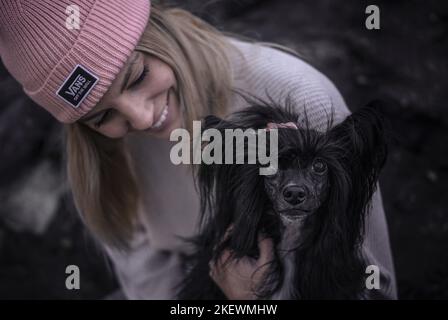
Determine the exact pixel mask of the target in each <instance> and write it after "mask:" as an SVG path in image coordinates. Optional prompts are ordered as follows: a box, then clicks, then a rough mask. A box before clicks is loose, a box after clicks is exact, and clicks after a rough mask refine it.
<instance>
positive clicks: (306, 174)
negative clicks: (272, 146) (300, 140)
mask: <svg viewBox="0 0 448 320" xmlns="http://www.w3.org/2000/svg"><path fill="white" fill-rule="evenodd" d="M328 170H329V168H328V166H327V163H326V162H325V161H324V160H323V159H322V158H319V157H317V156H316V157H315V156H305V155H303V154H301V153H300V152H299V150H293V151H292V152H286V153H285V154H283V155H282V154H279V168H278V170H277V172H276V173H275V174H273V175H270V176H265V178H264V179H265V180H264V185H265V190H266V193H267V195H268V197H269V199H270V200H271V203H272V206H273V209H274V211H275V212H276V213H277V214H279V215H280V217H281V219H282V220H287V221H291V220H301V219H303V218H305V217H307V216H309V215H311V214H313V213H314V212H315V211H316V210H317V209H318V208H319V207H320V206H321V205H322V203H323V202H324V201H325V199H326V197H327V194H328V189H329V175H328Z"/></svg>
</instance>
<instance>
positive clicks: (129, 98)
mask: <svg viewBox="0 0 448 320" xmlns="http://www.w3.org/2000/svg"><path fill="white" fill-rule="evenodd" d="M176 92H177V83H176V79H175V77H174V73H173V70H172V69H171V68H170V67H169V66H168V65H167V64H166V63H164V62H162V61H161V60H159V59H157V58H155V57H154V56H151V55H148V54H145V53H142V52H139V51H134V52H133V54H132V55H131V57H130V58H129V59H128V62H127V63H126V64H125V66H124V67H123V69H122V70H121V71H120V73H119V74H118V76H117V77H116V78H115V80H114V81H113V83H112V85H111V87H110V88H109V90H108V91H107V92H106V94H105V95H104V96H103V98H102V99H101V100H100V101H99V103H98V104H97V105H96V106H95V107H94V108H93V109H92V110H90V111H89V112H88V113H87V114H86V115H85V116H83V117H82V118H81V119H80V120H79V121H81V122H82V123H84V124H86V125H87V126H89V127H90V128H92V129H93V130H95V131H97V132H99V133H101V134H103V135H104V136H107V137H110V138H121V137H123V136H125V135H126V134H127V133H129V132H134V131H144V132H147V133H148V134H151V135H154V136H156V137H158V138H165V139H168V138H169V136H170V133H171V131H172V130H174V129H176V128H180V127H181V126H182V120H181V116H180V112H179V103H178V99H177V95H176Z"/></svg>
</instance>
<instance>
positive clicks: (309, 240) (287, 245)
mask: <svg viewBox="0 0 448 320" xmlns="http://www.w3.org/2000/svg"><path fill="white" fill-rule="evenodd" d="M257 104H258V105H256V106H252V107H250V108H248V109H245V110H244V111H241V112H237V113H235V114H233V115H231V117H230V118H228V119H227V120H221V119H219V118H216V117H213V116H209V117H207V118H206V119H205V121H204V122H203V127H205V129H208V128H215V129H218V130H220V131H221V132H223V131H224V130H225V129H236V128H240V129H243V130H244V129H248V128H253V129H263V128H266V127H267V126H269V123H274V124H285V123H291V122H292V123H295V124H296V123H299V122H298V121H299V120H301V122H300V123H302V125H301V126H299V125H298V126H297V127H298V128H297V129H294V128H282V127H281V125H280V128H278V131H277V133H278V150H279V152H278V155H279V166H278V171H277V173H276V174H274V175H271V176H262V175H260V174H259V168H260V166H261V165H260V164H259V163H257V164H231V165H230V164H229V165H226V164H222V165H218V164H211V165H206V164H201V165H200V166H199V171H198V174H197V177H198V181H197V182H198V183H199V188H200V192H201V209H202V210H201V212H202V230H203V231H202V232H201V234H200V236H199V237H197V238H195V240H194V243H195V245H196V253H195V254H194V255H193V256H191V257H190V258H189V260H187V265H188V266H189V267H188V270H189V271H188V273H187V275H186V277H185V279H184V281H183V282H182V284H181V285H180V290H179V295H178V297H179V298H181V299H223V298H225V296H224V295H223V293H222V292H221V291H220V289H219V288H218V287H217V286H216V285H215V283H214V282H213V280H212V279H211V278H210V277H209V262H210V261H214V260H216V259H217V258H218V257H219V256H220V254H221V253H222V252H223V251H224V250H225V249H231V250H232V252H233V255H232V257H231V259H238V258H241V257H243V256H252V257H255V258H256V257H257V254H258V253H257V250H258V249H257V234H258V233H259V232H261V233H263V234H265V235H266V236H269V237H271V238H272V239H273V241H274V244H275V246H276V252H275V259H274V260H273V261H272V263H270V266H269V270H270V272H268V274H267V276H266V279H265V281H264V283H263V284H262V285H261V286H260V288H258V290H257V292H256V294H257V296H258V297H259V298H263V299H359V298H363V297H365V296H364V294H365V277H366V275H365V268H366V263H365V261H364V260H363V258H362V255H361V244H362V239H363V236H364V220H365V216H366V215H367V214H368V211H369V204H370V200H371V197H372V194H373V192H374V191H375V189H376V185H377V181H378V175H379V172H380V170H381V168H382V166H383V165H384V162H385V160H386V155H387V148H386V142H385V134H384V128H383V124H382V118H381V117H380V113H379V112H378V110H377V107H376V106H375V105H374V104H371V105H369V106H367V107H363V108H361V109H360V110H358V111H357V112H355V113H353V114H352V115H350V116H349V117H348V118H346V119H345V121H343V122H342V123H340V124H338V125H336V126H334V127H332V125H333V123H332V122H333V120H332V117H330V119H329V120H328V129H327V130H326V132H318V131H316V130H313V129H311V128H310V125H309V123H308V121H307V118H306V115H302V117H299V115H298V114H296V113H294V112H293V111H292V110H293V109H292V106H291V105H290V104H289V103H287V106H286V107H284V108H281V107H280V106H278V105H273V104H272V103H260V102H257ZM271 132H272V131H271ZM230 225H233V228H232V232H231V234H230V236H229V237H228V239H227V240H226V241H224V242H223V241H222V239H223V238H224V236H225V234H226V231H227V229H228V228H229V226H230Z"/></svg>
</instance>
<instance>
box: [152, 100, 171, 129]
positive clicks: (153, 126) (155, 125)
mask: <svg viewBox="0 0 448 320" xmlns="http://www.w3.org/2000/svg"><path fill="white" fill-rule="evenodd" d="M167 116H168V105H166V106H165V108H163V111H162V115H161V116H160V118H159V120H157V122H156V123H155V124H154V125H152V126H151V129H157V128H160V127H161V126H162V124H163V123H164V122H165V120H166V117H167Z"/></svg>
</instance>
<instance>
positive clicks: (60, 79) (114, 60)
mask: <svg viewBox="0 0 448 320" xmlns="http://www.w3.org/2000/svg"><path fill="white" fill-rule="evenodd" d="M150 5H151V4H150V1H149V0H0V57H1V59H2V61H3V63H4V65H5V67H6V68H7V69H8V71H9V72H10V73H11V75H12V76H13V77H14V78H15V79H16V80H17V81H19V82H20V84H21V85H22V86H23V88H24V91H25V93H26V94H27V95H28V96H29V97H30V98H31V99H33V100H34V101H35V102H36V103H37V104H39V105H40V106H42V107H44V108H45V109H46V110H48V111H49V112H50V113H51V114H52V115H53V116H54V117H56V118H57V119H58V120H59V121H61V122H64V123H72V122H75V121H76V120H78V119H79V118H81V117H82V116H83V115H84V114H86V113H87V112H89V111H90V110H91V109H92V108H93V107H94V106H95V105H96V104H97V103H98V101H99V100H100V99H101V97H102V96H103V95H104V93H105V92H106V91H107V90H108V88H109V86H110V85H111V83H112V81H113V80H114V79H115V77H116V76H117V74H118V73H119V72H120V70H121V68H122V67H123V66H124V64H125V63H126V61H127V60H128V58H129V56H130V55H131V53H132V51H133V50H134V49H135V46H136V45H137V43H138V40H139V39H140V37H141V35H142V33H143V31H144V29H145V27H146V25H147V22H148V18H149V13H150Z"/></svg>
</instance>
